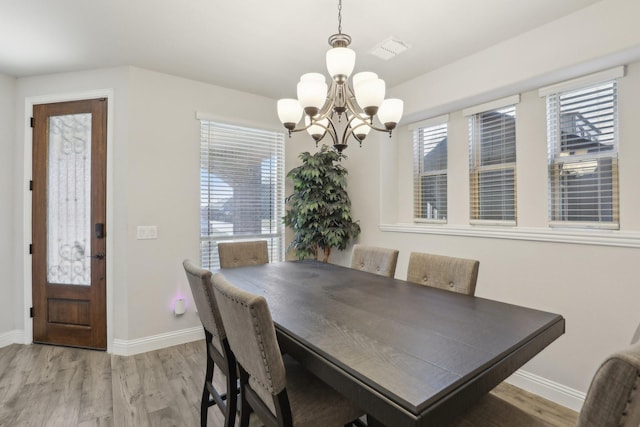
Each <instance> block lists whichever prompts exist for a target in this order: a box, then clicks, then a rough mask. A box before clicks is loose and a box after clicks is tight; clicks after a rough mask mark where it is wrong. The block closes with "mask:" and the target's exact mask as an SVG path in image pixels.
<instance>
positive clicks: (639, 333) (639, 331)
mask: <svg viewBox="0 0 640 427" xmlns="http://www.w3.org/2000/svg"><path fill="white" fill-rule="evenodd" d="M638 340H640V325H638V327H637V328H636V332H635V333H634V334H633V337H632V338H631V344H635V343H637V342H638Z"/></svg>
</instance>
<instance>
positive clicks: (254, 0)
mask: <svg viewBox="0 0 640 427" xmlns="http://www.w3.org/2000/svg"><path fill="white" fill-rule="evenodd" d="M597 1H599V0H393V1H389V0H344V2H343V3H344V4H343V11H342V15H343V18H342V31H343V32H344V33H347V34H349V35H350V36H351V37H352V39H353V42H352V44H351V47H352V48H353V49H354V50H355V51H356V53H357V60H356V72H357V71H375V72H377V73H378V75H379V76H380V77H381V78H383V79H385V80H386V82H387V87H392V86H394V85H396V84H398V83H402V82H405V81H407V80H410V79H412V78H414V77H416V76H419V75H421V74H424V73H425V72H428V71H430V70H433V69H435V68H438V67H441V66H443V65H445V64H447V63H450V62H453V61H455V60H457V59H459V58H462V57H464V56H466V55H469V54H472V53H474V52H477V51H479V50H482V49H485V48H487V47H489V46H491V45H493V44H496V43H498V42H500V41H502V40H505V39H508V38H511V37H514V36H516V35H518V34H521V33H524V32H526V31H528V30H531V29H533V28H536V27H539V26H541V25H544V24H545V23H548V22H550V21H553V20H555V19H558V18H560V17H562V16H564V15H567V14H570V13H572V12H574V11H576V10H578V9H581V8H584V7H586V6H588V5H590V4H593V3H595V2H597ZM337 4H338V1H337V0H275V1H265V0H230V1H227V2H221V1H217V0H153V1H152V0H0V73H2V74H8V75H11V76H16V77H22V76H32V75H40V74H50V73H58V72H66V71H77V70H87V69H94V68H104V67H112V66H120V65H133V66H137V67H142V68H147V69H151V70H156V71H160V72H164V73H168V74H173V75H177V76H182V77H186V78H190V79H194V80H199V81H203V82H208V83H212V84H216V85H221V86H225V87H229V88H235V89H239V90H243V91H246V92H251V93H255V94H260V95H264V96H268V97H271V98H282V97H295V87H296V82H297V81H298V78H299V76H300V75H301V74H302V73H305V72H310V71H317V72H321V73H324V74H326V69H325V65H324V53H325V51H326V50H327V49H328V48H329V45H328V44H327V38H328V37H329V36H330V35H331V34H333V33H336V32H337V26H338V23H337V22H338V19H337ZM390 36H393V37H394V38H397V39H400V40H402V41H404V42H406V43H408V44H409V45H410V46H411V48H410V49H409V50H408V51H406V52H404V53H402V54H400V55H398V56H397V57H396V58H394V59H391V60H390V61H383V60H381V59H378V58H376V57H374V56H372V55H371V54H370V53H369V51H370V50H371V49H372V48H373V47H374V46H375V45H376V44H378V43H380V42H382V41H383V40H385V39H387V38H388V37H390Z"/></svg>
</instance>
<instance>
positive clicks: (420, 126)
mask: <svg viewBox="0 0 640 427" xmlns="http://www.w3.org/2000/svg"><path fill="white" fill-rule="evenodd" d="M448 121H449V115H448V114H446V115H443V116H439V117H434V118H432V119H429V120H425V121H422V122H419V123H415V124H413V125H411V126H410V127H409V130H411V131H412V134H413V172H414V174H413V189H414V196H413V222H415V223H427V224H446V223H447V221H448V219H447V218H448V216H449V194H448V193H449V190H448V186H449V172H448V171H449V159H448V150H449V142H448V138H449V126H448ZM441 127H444V132H443V133H444V138H445V139H446V143H445V150H446V151H445V160H446V163H447V167H446V168H445V169H437V170H435V169H434V170H429V171H425V170H424V157H423V155H424V150H425V148H424V144H425V142H426V141H425V138H424V137H420V136H419V135H424V133H425V132H426V131H432V130H435V129H436V128H441ZM434 148H435V147H434ZM428 176H439V177H444V178H445V182H446V183H445V217H444V218H429V217H424V216H422V212H423V206H422V202H423V200H422V199H423V185H422V182H423V178H424V177H428Z"/></svg>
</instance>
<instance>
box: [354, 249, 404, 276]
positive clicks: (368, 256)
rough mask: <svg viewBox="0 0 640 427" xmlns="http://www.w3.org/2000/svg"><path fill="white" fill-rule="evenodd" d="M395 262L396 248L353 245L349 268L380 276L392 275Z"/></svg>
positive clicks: (396, 259) (396, 257)
mask: <svg viewBox="0 0 640 427" xmlns="http://www.w3.org/2000/svg"><path fill="white" fill-rule="evenodd" d="M397 263H398V250H396V249H387V248H378V247H376V246H365V245H353V250H352V252H351V268H354V269H356V270H362V271H367V272H369V273H374V274H378V275H380V276H386V277H393V276H394V275H395V274H396V264H397Z"/></svg>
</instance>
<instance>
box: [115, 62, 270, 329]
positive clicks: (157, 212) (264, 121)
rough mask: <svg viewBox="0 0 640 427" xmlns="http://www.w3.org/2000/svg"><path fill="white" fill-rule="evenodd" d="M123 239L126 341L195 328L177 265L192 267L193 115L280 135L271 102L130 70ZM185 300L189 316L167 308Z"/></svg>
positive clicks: (195, 209)
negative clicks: (150, 229)
mask: <svg viewBox="0 0 640 427" xmlns="http://www.w3.org/2000/svg"><path fill="white" fill-rule="evenodd" d="M130 86H131V91H130V104H129V107H130V110H129V114H130V118H131V121H130V125H129V129H130V133H129V146H128V155H127V159H128V162H129V164H130V165H131V166H130V167H129V168H128V170H127V182H128V184H127V189H126V197H127V204H128V210H127V213H126V215H127V233H126V237H125V242H124V243H123V244H124V245H126V246H127V248H128V251H129V256H128V259H127V260H126V261H125V264H126V266H127V267H126V268H127V271H128V274H127V282H128V284H127V293H128V301H129V306H130V310H129V331H128V334H127V336H126V338H128V339H136V338H141V337H146V336H151V335H155V334H160V333H166V332H168V331H174V330H178V329H182V328H188V327H194V326H198V325H199V324H200V323H199V320H198V318H197V317H196V314H195V311H194V305H193V303H192V300H191V291H190V290H189V285H188V283H187V281H186V278H185V274H184V270H183V268H182V260H183V259H185V258H191V259H194V260H196V261H197V260H199V256H200V255H199V254H200V246H199V244H200V241H199V218H200V211H199V207H200V199H199V197H200V195H199V187H198V185H199V182H200V181H199V180H200V175H199V168H200V133H199V132H200V128H199V121H198V120H196V116H195V115H196V112H197V111H198V112H202V113H206V114H211V115H212V116H215V117H216V118H217V119H218V120H221V121H224V122H227V123H237V124H244V125H249V126H255V127H260V128H265V129H275V130H279V129H280V124H279V121H278V118H277V115H276V112H275V102H274V101H273V100H271V99H268V98H263V97H259V96H255V95H250V94H247V93H243V92H238V91H234V90H230V89H224V88H221V87H217V86H212V85H208V84H203V83H198V82H195V81H191V80H186V79H181V78H177V77H172V76H167V75H164V74H159V73H155V72H150V71H146V70H141V69H137V68H134V69H132V73H131V80H130ZM138 225H157V226H158V239H157V240H136V239H135V232H136V226H138ZM177 295H184V296H186V297H187V300H188V301H187V306H188V312H187V313H186V314H185V315H184V316H183V317H182V318H179V319H176V318H174V317H173V315H172V314H171V313H170V311H169V308H168V307H169V305H170V303H171V301H172V299H173V298H175V297H176V296H177Z"/></svg>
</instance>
